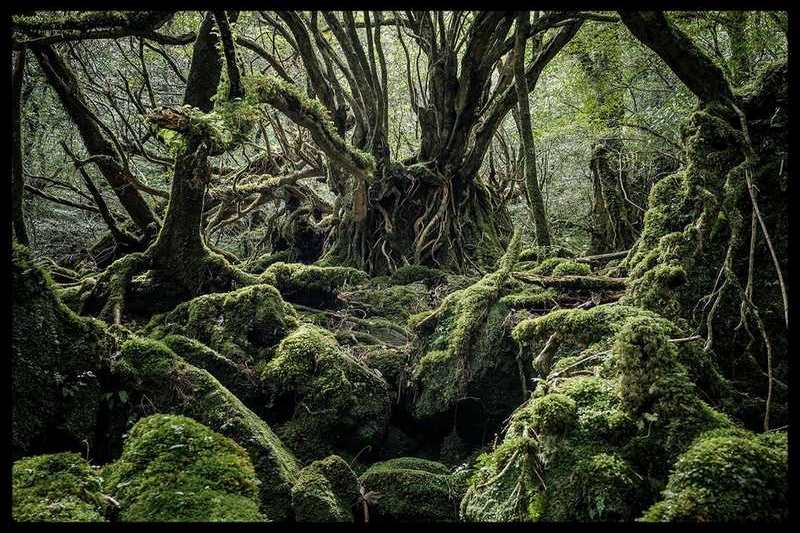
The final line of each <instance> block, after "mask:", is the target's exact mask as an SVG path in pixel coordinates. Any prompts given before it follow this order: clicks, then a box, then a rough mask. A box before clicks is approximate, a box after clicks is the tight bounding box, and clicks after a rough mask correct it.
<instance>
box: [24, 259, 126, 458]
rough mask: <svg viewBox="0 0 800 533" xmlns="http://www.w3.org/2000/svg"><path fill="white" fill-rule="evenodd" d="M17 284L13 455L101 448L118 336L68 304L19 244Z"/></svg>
mask: <svg viewBox="0 0 800 533" xmlns="http://www.w3.org/2000/svg"><path fill="white" fill-rule="evenodd" d="M11 286H12V291H13V293H12V306H13V309H14V312H13V314H12V322H11V361H10V364H11V367H12V368H13V369H14V371H13V372H12V374H11V394H12V397H13V398H14V401H13V402H12V404H11V419H12V425H11V448H12V455H13V456H14V457H21V456H23V455H29V454H35V453H42V452H53V451H62V450H65V449H72V450H76V451H77V450H82V449H85V447H86V444H88V445H89V446H90V448H91V449H94V447H95V446H94V445H95V435H96V431H97V420H98V413H99V411H100V408H101V402H102V395H103V384H102V383H101V377H102V376H101V374H102V370H103V368H105V367H107V366H108V361H109V360H110V358H111V355H112V354H113V353H114V351H115V349H116V348H115V345H116V339H115V338H114V337H113V336H112V335H110V334H108V332H107V330H106V327H105V325H104V324H103V323H101V322H99V321H97V320H94V319H90V318H83V317H79V316H77V315H75V314H74V313H73V312H72V311H70V310H69V309H68V308H67V307H66V306H65V305H64V304H63V303H61V301H60V300H59V298H58V296H56V294H55V293H54V291H53V285H52V281H51V280H50V277H49V276H48V275H47V274H46V273H45V272H44V271H43V270H42V269H40V268H38V267H36V266H34V265H33V264H32V263H31V260H30V256H29V253H28V250H27V249H26V248H24V247H22V246H19V245H16V244H15V245H14V248H13V255H12V262H11ZM84 441H85V443H84Z"/></svg>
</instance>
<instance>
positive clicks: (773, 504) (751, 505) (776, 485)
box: [643, 432, 789, 522]
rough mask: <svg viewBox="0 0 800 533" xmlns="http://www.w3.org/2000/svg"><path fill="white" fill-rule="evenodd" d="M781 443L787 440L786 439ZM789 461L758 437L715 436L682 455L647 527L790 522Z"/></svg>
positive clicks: (779, 449)
mask: <svg viewBox="0 0 800 533" xmlns="http://www.w3.org/2000/svg"><path fill="white" fill-rule="evenodd" d="M784 438H785V437H784ZM787 489H788V455H787V450H786V448H785V447H782V446H780V445H779V446H770V445H768V444H767V443H764V442H763V441H762V440H761V439H759V438H757V437H756V436H754V435H752V436H742V435H740V434H735V433H734V434H728V435H725V434H724V433H720V432H713V433H711V434H709V435H708V436H703V437H701V438H699V439H698V440H697V442H695V444H693V445H692V447H691V448H689V449H688V450H687V451H686V452H685V453H683V454H682V455H681V456H680V458H679V459H678V461H677V462H676V463H675V467H674V469H673V471H672V473H671V474H670V476H669V482H668V483H667V487H666V490H665V491H664V499H663V500H662V501H660V502H658V503H656V504H654V505H653V506H652V507H651V508H650V509H648V511H647V512H646V513H645V514H644V516H643V520H644V521H650V522H662V521H677V522H741V521H754V522H778V521H780V522H782V521H784V520H786V519H787V518H788V516H789V504H788V500H787V498H786V494H787Z"/></svg>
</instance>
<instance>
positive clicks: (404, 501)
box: [359, 457, 460, 522]
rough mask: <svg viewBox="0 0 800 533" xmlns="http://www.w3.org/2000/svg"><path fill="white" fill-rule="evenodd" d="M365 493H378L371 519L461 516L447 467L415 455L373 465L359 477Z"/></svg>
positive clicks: (438, 519) (424, 519)
mask: <svg viewBox="0 0 800 533" xmlns="http://www.w3.org/2000/svg"><path fill="white" fill-rule="evenodd" d="M359 480H360V481H361V484H362V486H363V490H364V491H365V492H374V493H377V502H376V503H375V504H374V505H370V508H369V518H370V521H376V522H385V521H398V522H446V521H455V520H456V519H457V517H458V513H457V511H458V500H459V497H460V494H459V493H458V490H457V487H456V486H455V484H453V482H452V480H451V475H450V472H449V470H448V468H447V467H446V466H444V465H443V464H441V463H436V462H434V461H428V460H426V459H418V458H416V457H400V458H397V459H390V460H389V461H385V462H382V463H376V464H374V465H372V466H371V467H370V468H369V469H368V470H367V471H366V472H364V474H362V475H361V477H360V478H359Z"/></svg>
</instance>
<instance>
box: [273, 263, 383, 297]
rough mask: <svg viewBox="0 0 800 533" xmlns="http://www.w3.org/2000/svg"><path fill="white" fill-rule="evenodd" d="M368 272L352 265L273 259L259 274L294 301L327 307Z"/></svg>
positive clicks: (365, 277)
mask: <svg viewBox="0 0 800 533" xmlns="http://www.w3.org/2000/svg"><path fill="white" fill-rule="evenodd" d="M368 278H369V276H368V274H367V273H366V272H364V271H362V270H357V269H355V268H349V267H335V266H333V267H320V266H313V265H304V264H302V263H283V262H278V263H273V264H272V265H270V266H269V268H267V270H266V271H264V273H263V274H262V275H261V276H260V280H261V281H262V282H263V283H269V284H270V285H273V286H274V287H276V288H277V289H278V290H279V291H280V293H281V295H282V296H283V297H284V298H285V299H286V300H288V301H290V302H293V303H299V304H304V305H307V306H309V307H316V308H325V307H333V306H335V305H336V293H337V291H339V290H340V289H343V288H346V287H352V286H355V285H358V284H359V283H363V282H365V281H367V279H368Z"/></svg>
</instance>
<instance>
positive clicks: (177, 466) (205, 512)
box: [103, 415, 265, 522]
mask: <svg viewBox="0 0 800 533" xmlns="http://www.w3.org/2000/svg"><path fill="white" fill-rule="evenodd" d="M103 476H104V478H105V485H106V487H107V490H108V491H109V492H110V493H111V494H113V496H114V498H115V499H116V500H117V501H118V502H119V505H120V514H119V518H120V520H122V521H126V522H222V521H224V522H256V521H263V520H264V519H265V517H264V515H263V514H261V512H260V511H259V498H258V485H259V480H258V478H257V477H256V473H255V470H254V468H253V464H252V463H251V462H250V459H249V457H248V455H247V452H246V451H245V450H244V449H243V448H242V447H241V446H239V445H238V444H236V443H235V442H233V441H232V440H231V439H229V438H227V437H224V436H222V435H220V434H219V433H216V432H215V431H212V430H210V429H209V428H207V427H205V426H204V425H202V424H200V423H198V422H195V421H194V420H192V419H190V418H186V417H184V416H176V415H153V416H149V417H147V418H144V419H142V420H140V421H139V422H137V423H136V425H135V426H134V427H133V429H132V430H131V432H130V434H129V435H128V439H127V441H126V443H125V448H124V449H123V452H122V457H120V459H119V460H118V461H116V462H114V463H112V464H111V465H109V466H107V467H106V468H104V469H103Z"/></svg>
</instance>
